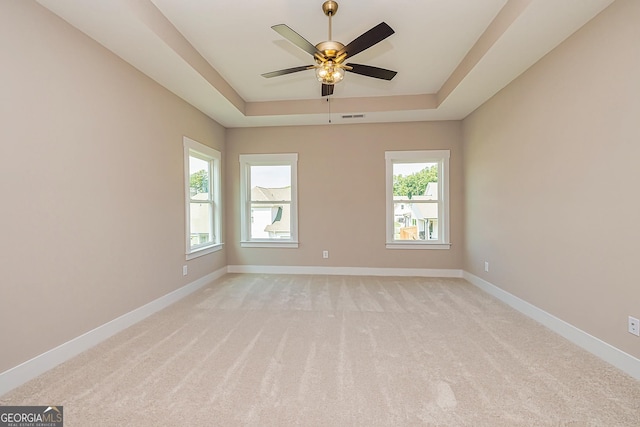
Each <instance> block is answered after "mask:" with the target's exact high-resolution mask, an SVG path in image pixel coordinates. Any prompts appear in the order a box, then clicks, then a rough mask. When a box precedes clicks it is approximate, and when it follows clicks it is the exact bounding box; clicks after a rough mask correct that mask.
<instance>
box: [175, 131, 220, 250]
mask: <svg viewBox="0 0 640 427" xmlns="http://www.w3.org/2000/svg"><path fill="white" fill-rule="evenodd" d="M184 157H185V196H186V197H185V198H186V222H187V224H186V235H187V239H186V240H187V242H186V254H187V259H190V258H194V257H196V256H200V255H204V254H207V253H211V252H213V251H215V250H218V249H220V244H221V241H220V211H221V209H220V152H219V151H217V150H214V149H213V148H210V147H207V146H206V145H203V144H200V143H198V142H196V141H194V140H192V139H189V138H187V137H185V138H184Z"/></svg>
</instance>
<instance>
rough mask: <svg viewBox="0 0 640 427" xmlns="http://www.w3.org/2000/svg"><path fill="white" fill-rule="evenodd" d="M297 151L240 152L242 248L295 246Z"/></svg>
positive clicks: (296, 230) (296, 236)
mask: <svg viewBox="0 0 640 427" xmlns="http://www.w3.org/2000/svg"><path fill="white" fill-rule="evenodd" d="M297 164H298V155H297V154H242V155H240V200H241V204H242V205H241V207H240V220H241V227H242V230H241V239H242V240H241V246H243V247H287V248H297V247H298V207H297V194H298V191H297V176H298V172H297V170H298V169H297Z"/></svg>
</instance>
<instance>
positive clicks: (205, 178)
mask: <svg viewBox="0 0 640 427" xmlns="http://www.w3.org/2000/svg"><path fill="white" fill-rule="evenodd" d="M209 182H210V179H209V162H207V161H206V160H202V159H199V158H197V157H193V156H189V194H190V197H191V198H192V199H196V200H208V199H209Z"/></svg>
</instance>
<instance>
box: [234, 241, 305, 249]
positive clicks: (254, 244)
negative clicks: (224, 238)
mask: <svg viewBox="0 0 640 427" xmlns="http://www.w3.org/2000/svg"><path fill="white" fill-rule="evenodd" d="M240 247H242V248H289V249H291V248H292V249H297V248H298V242H293V241H291V240H287V241H285V242H279V241H277V240H265V241H255V240H252V241H250V242H240Z"/></svg>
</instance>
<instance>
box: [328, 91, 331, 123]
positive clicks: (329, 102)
mask: <svg viewBox="0 0 640 427" xmlns="http://www.w3.org/2000/svg"><path fill="white" fill-rule="evenodd" d="M330 99H331V97H329V96H327V106H328V107H329V124H331V101H330Z"/></svg>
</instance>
